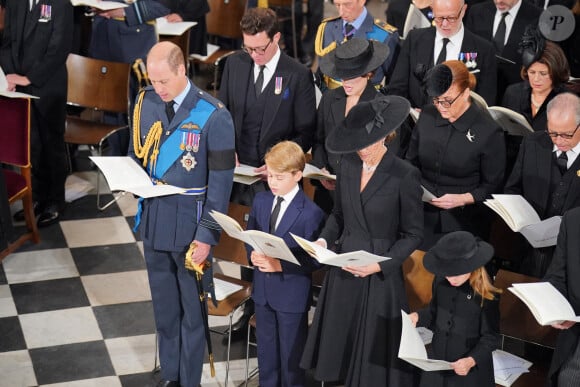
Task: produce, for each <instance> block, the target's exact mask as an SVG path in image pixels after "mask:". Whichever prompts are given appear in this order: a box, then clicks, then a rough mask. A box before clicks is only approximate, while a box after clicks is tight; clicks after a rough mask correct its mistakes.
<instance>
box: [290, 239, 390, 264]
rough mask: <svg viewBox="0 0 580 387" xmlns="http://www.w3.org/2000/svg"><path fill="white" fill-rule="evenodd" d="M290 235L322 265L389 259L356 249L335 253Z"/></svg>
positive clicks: (374, 261)
mask: <svg viewBox="0 0 580 387" xmlns="http://www.w3.org/2000/svg"><path fill="white" fill-rule="evenodd" d="M290 235H292V238H294V239H295V240H296V242H298V245H299V246H300V247H302V248H303V249H304V250H305V251H306V252H307V253H308V254H309V255H310V256H311V257H312V258H314V259H316V260H317V261H318V262H320V263H322V264H324V265H331V266H338V267H344V266H366V265H370V264H371V263H378V262H382V261H386V260H388V259H391V258H389V257H383V256H381V255H375V254H371V253H369V252H367V251H363V250H358V251H351V252H349V253H343V254H336V253H335V252H334V251H331V250H328V249H325V248H324V247H322V246H320V245H318V244H316V243H314V242H310V241H309V240H306V239H304V238H301V237H299V236H298V235H294V234H292V233H290Z"/></svg>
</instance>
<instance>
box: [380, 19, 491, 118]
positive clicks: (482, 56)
mask: <svg viewBox="0 0 580 387" xmlns="http://www.w3.org/2000/svg"><path fill="white" fill-rule="evenodd" d="M464 29H465V35H464V36H463V42H462V44H461V52H476V53H477V68H475V69H471V70H479V72H478V73H475V78H476V79H477V86H476V87H475V91H476V92H477V93H478V94H479V95H481V96H482V97H483V98H484V99H485V100H486V101H487V103H488V105H490V106H491V105H495V97H496V79H497V66H496V63H495V48H494V47H493V46H492V45H491V44H490V43H489V42H487V41H485V40H483V39H482V38H480V37H479V36H477V35H475V34H473V33H472V32H470V31H469V30H468V29H467V28H464ZM434 46H435V27H429V28H420V29H415V30H412V31H410V32H409V34H408V36H407V37H406V38H405V41H404V43H403V47H402V49H401V53H400V54H399V59H398V60H397V64H396V66H395V71H394V72H393V77H392V78H391V82H390V83H389V85H388V86H387V93H388V94H395V95H400V96H402V97H405V98H407V99H408V100H409V101H410V102H411V105H412V106H413V107H418V108H422V107H423V106H424V105H425V104H426V103H427V102H429V99H428V98H427V95H426V94H425V92H424V90H423V86H422V78H420V77H422V76H423V75H424V73H425V72H426V71H427V70H428V69H430V68H432V67H433V61H434V59H433V49H434ZM421 73H422V75H420V74H421Z"/></svg>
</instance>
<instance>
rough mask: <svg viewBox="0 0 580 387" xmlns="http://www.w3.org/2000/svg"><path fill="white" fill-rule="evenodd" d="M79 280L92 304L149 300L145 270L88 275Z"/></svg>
mask: <svg viewBox="0 0 580 387" xmlns="http://www.w3.org/2000/svg"><path fill="white" fill-rule="evenodd" d="M119 259H122V257H119ZM81 281H82V283H83V286H84V287H85V292H86V293H87V296H88V298H89V302H90V303H91V305H92V306H97V305H111V304H122V303H126V302H137V301H149V300H151V291H150V289H149V280H148V279H147V271H146V270H137V271H127V272H122V273H112V274H98V275H88V276H83V277H81Z"/></svg>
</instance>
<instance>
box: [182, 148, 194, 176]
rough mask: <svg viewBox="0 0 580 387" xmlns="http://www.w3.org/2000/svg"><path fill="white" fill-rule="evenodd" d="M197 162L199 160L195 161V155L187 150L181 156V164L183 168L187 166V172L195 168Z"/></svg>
mask: <svg viewBox="0 0 580 387" xmlns="http://www.w3.org/2000/svg"><path fill="white" fill-rule="evenodd" d="M196 164H197V161H195V157H193V155H192V154H191V153H189V152H187V153H186V154H185V155H183V157H182V158H181V165H182V166H183V168H185V170H186V171H187V172H189V171H191V170H192V169H193V168H195V166H196Z"/></svg>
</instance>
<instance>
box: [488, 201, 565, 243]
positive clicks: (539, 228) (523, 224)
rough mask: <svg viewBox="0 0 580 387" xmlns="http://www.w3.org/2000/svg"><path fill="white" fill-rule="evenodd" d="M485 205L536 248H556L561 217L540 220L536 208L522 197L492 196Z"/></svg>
mask: <svg viewBox="0 0 580 387" xmlns="http://www.w3.org/2000/svg"><path fill="white" fill-rule="evenodd" d="M491 196H492V197H493V199H488V200H486V201H484V204H485V205H486V206H488V207H489V208H491V209H492V210H494V211H495V212H496V213H497V214H498V215H499V216H501V218H502V219H503V220H504V221H505V222H506V224H507V225H508V226H509V228H511V229H512V231H514V232H519V233H521V234H522V235H523V236H524V237H525V238H526V239H527V240H528V242H530V244H531V245H532V246H533V247H535V248H538V247H546V246H554V245H556V242H557V240H558V232H559V231H560V223H561V222H562V217H561V216H553V217H551V218H548V219H545V220H540V216H539V215H538V213H537V212H536V210H534V207H532V205H531V204H530V203H528V201H527V200H526V199H524V197H523V196H521V195H491Z"/></svg>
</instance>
